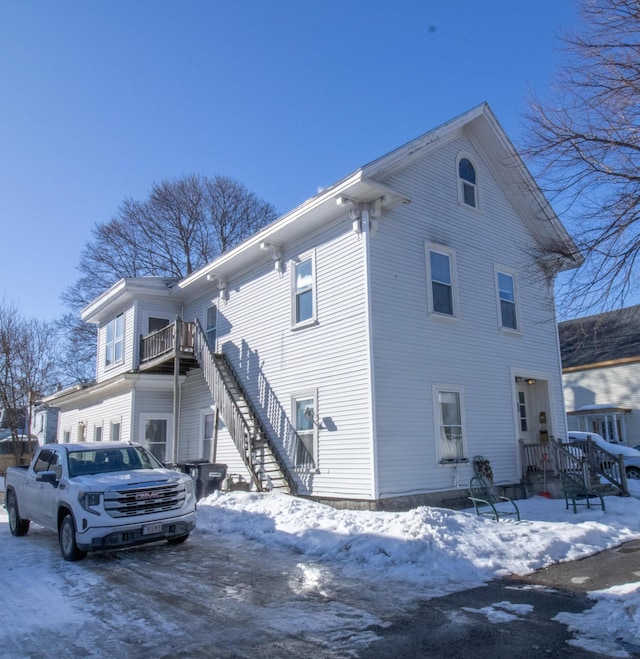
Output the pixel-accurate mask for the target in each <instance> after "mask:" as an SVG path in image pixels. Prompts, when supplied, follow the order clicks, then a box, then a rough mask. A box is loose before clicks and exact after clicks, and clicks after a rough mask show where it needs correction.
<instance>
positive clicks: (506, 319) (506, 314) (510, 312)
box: [497, 272, 518, 330]
mask: <svg viewBox="0 0 640 659" xmlns="http://www.w3.org/2000/svg"><path fill="white" fill-rule="evenodd" d="M497 285H498V301H499V305H500V326H501V327H504V328H505V329H510V330H517V329H518V309H517V306H516V302H517V301H516V280H515V277H514V276H513V275H511V274H509V273H507V272H497Z"/></svg>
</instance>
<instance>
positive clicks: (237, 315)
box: [181, 214, 373, 498]
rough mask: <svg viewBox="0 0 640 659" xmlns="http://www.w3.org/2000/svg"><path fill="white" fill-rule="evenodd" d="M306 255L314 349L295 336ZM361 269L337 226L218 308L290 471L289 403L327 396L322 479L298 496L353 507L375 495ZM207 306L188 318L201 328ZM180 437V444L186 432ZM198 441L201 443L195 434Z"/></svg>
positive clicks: (357, 253)
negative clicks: (299, 396)
mask: <svg viewBox="0 0 640 659" xmlns="http://www.w3.org/2000/svg"><path fill="white" fill-rule="evenodd" d="M310 254H313V255H314V263H313V275H314V292H315V291H321V293H322V294H321V295H320V294H319V295H317V296H316V299H315V303H314V310H315V312H316V315H317V317H318V318H322V322H321V323H319V324H318V325H316V326H315V327H314V329H313V332H311V334H312V335H313V338H312V339H310V338H309V337H310V333H309V332H305V331H302V332H299V331H291V327H292V325H291V320H292V299H293V295H294V293H293V291H294V288H293V282H295V279H294V275H293V274H292V272H293V270H294V264H295V263H297V262H299V261H301V260H304V259H305V258H307V257H308V256H309V255H310ZM363 259H364V254H363V243H362V241H361V240H360V239H359V237H358V235H356V234H355V233H354V232H353V231H352V223H351V221H350V220H349V218H348V216H347V215H346V214H345V217H344V218H343V219H341V220H340V221H339V222H336V223H334V224H330V225H328V226H325V227H323V228H322V230H321V231H320V232H318V233H314V234H310V235H308V236H305V241H304V242H303V243H301V244H297V245H295V249H293V248H292V250H291V251H285V252H284V253H283V263H285V264H286V269H287V270H288V272H287V271H285V272H284V273H279V272H277V271H276V270H275V269H274V267H273V261H272V260H271V259H270V258H268V257H267V256H265V259H264V262H263V263H262V264H259V265H257V266H256V268H255V269H254V270H253V271H251V272H248V273H246V274H244V275H243V276H241V277H238V278H237V279H231V280H230V281H229V290H230V291H231V292H232V293H231V294H230V295H229V297H228V299H227V300H225V301H224V302H221V303H220V311H219V314H218V323H217V334H218V343H219V345H220V346H221V347H222V349H223V350H224V352H225V354H226V356H227V357H228V359H229V360H230V361H231V362H232V364H233V366H234V368H235V370H236V372H237V374H238V375H239V377H240V379H241V383H242V385H243V387H244V388H245V390H246V391H247V393H248V395H249V397H250V398H251V401H252V403H253V405H254V407H255V409H256V411H257V413H258V414H259V415H260V418H261V420H262V422H263V423H264V425H265V426H266V428H267V430H269V431H270V433H271V436H272V437H274V438H275V441H276V442H277V444H278V446H279V448H280V450H281V452H282V454H283V455H284V456H285V459H286V460H287V461H288V463H289V465H290V466H291V467H293V462H294V443H293V442H292V439H291V438H292V429H293V428H294V426H295V419H294V418H293V417H292V411H291V406H290V403H289V401H290V396H291V394H292V393H295V392H306V391H310V390H314V391H316V390H317V391H318V392H321V394H322V395H321V399H319V400H318V408H317V414H318V419H317V421H318V423H320V424H322V428H321V429H319V430H317V435H318V438H317V456H316V457H317V470H316V471H314V472H313V479H310V478H307V477H306V476H305V474H301V475H300V487H301V491H302V492H307V491H308V490H307V489H306V488H308V487H310V485H312V487H313V494H314V495H317V496H332V495H333V494H335V492H337V491H340V492H343V493H345V494H344V496H348V497H352V498H371V497H372V495H373V485H372V433H371V408H370V389H369V380H368V375H369V366H368V344H367V325H366V307H365V302H366V295H365V291H366V288H365V282H364V278H363V277H364V270H363ZM345 282H349V286H345ZM208 299H209V300H210V299H211V297H210V295H209V298H208ZM206 300H207V298H206V297H205V296H204V294H203V295H202V296H200V297H198V298H196V299H193V300H191V301H190V302H189V304H188V305H186V306H185V310H184V317H185V318H192V317H194V316H200V317H201V318H202V315H203V314H204V312H205V309H206V305H207V303H206ZM202 322H203V321H202ZM202 395H204V394H202ZM209 395H210V394H209ZM183 400H184V399H183ZM201 400H202V399H201ZM201 407H202V404H200V406H199V407H198V408H197V409H200V408H201ZM190 409H191V408H190ZM184 416H185V415H184V414H183V415H182V418H184ZM196 418H197V417H196ZM181 426H182V419H181ZM182 427H183V428H184V426H182ZM182 432H183V435H181V441H182V437H183V436H184V432H185V431H184V429H183V431H182ZM225 432H226V431H225ZM189 434H190V433H189ZM193 436H194V437H197V436H198V429H197V428H196V429H194V435H193ZM219 440H220V443H219V446H218V456H217V460H218V461H220V462H225V463H226V462H227V459H226V458H225V459H222V455H223V454H222V450H223V441H222V433H220V435H219ZM235 452H236V453H237V451H235ZM230 473H232V472H231V467H230ZM309 491H310V490H309Z"/></svg>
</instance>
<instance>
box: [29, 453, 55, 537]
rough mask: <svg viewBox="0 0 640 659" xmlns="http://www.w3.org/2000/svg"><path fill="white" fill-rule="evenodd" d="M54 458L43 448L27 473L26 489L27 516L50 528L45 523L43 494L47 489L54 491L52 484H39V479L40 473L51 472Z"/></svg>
mask: <svg viewBox="0 0 640 659" xmlns="http://www.w3.org/2000/svg"><path fill="white" fill-rule="evenodd" d="M52 458H53V451H52V450H51V449H47V448H43V449H41V450H40V453H38V457H37V459H36V461H35V463H34V464H33V466H32V467H30V468H29V470H28V471H27V478H26V480H25V487H24V493H25V496H24V501H25V514H26V516H27V517H28V518H29V519H30V520H31V521H33V522H37V523H38V524H42V525H43V526H49V524H48V523H47V522H46V521H45V519H46V516H45V515H44V511H43V510H42V507H41V506H42V493H43V491H44V489H45V488H49V489H54V488H53V486H52V485H51V483H42V482H38V480H37V477H38V474H39V473H40V472H43V471H48V470H49V463H50V462H51V460H52Z"/></svg>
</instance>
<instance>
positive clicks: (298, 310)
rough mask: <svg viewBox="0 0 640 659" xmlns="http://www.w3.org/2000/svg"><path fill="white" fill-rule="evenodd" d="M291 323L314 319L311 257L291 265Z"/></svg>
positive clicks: (304, 322) (313, 275)
mask: <svg viewBox="0 0 640 659" xmlns="http://www.w3.org/2000/svg"><path fill="white" fill-rule="evenodd" d="M292 288H293V300H292V306H293V309H292V311H293V313H292V315H293V324H294V325H301V324H307V323H310V322H312V321H313V320H314V319H315V300H314V289H315V273H314V263H313V257H308V258H306V259H303V260H301V261H300V262H299V263H296V264H295V265H294V267H293V284H292Z"/></svg>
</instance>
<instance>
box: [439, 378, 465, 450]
mask: <svg viewBox="0 0 640 659" xmlns="http://www.w3.org/2000/svg"><path fill="white" fill-rule="evenodd" d="M436 408H437V421H438V427H437V431H438V439H437V442H438V447H437V449H438V453H439V458H440V462H449V461H455V460H463V459H464V458H465V455H464V436H463V423H462V396H461V392H460V391H459V390H455V389H453V388H451V389H444V388H443V389H438V390H437V391H436Z"/></svg>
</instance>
